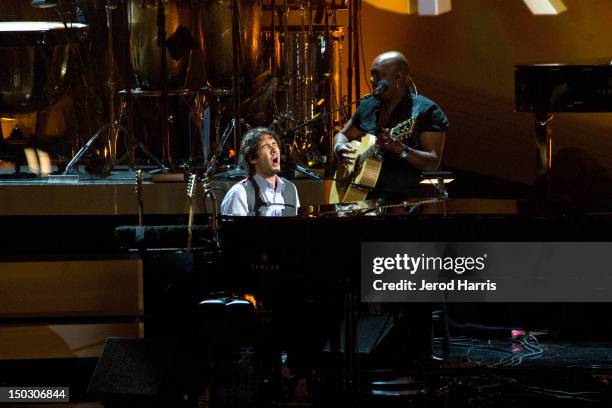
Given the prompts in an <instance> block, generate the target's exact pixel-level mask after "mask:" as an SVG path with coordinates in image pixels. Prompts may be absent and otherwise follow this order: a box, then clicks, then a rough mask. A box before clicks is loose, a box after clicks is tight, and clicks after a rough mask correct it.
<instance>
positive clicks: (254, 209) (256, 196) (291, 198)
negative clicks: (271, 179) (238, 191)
mask: <svg viewBox="0 0 612 408" xmlns="http://www.w3.org/2000/svg"><path fill="white" fill-rule="evenodd" d="M280 179H281V180H283V182H284V183H285V188H283V191H281V196H282V197H283V200H284V201H285V206H284V208H283V211H282V215H283V216H284V217H290V216H294V215H297V189H296V188H295V185H294V184H293V183H292V182H290V181H289V180H287V179H285V178H283V177H280ZM240 184H242V186H243V187H244V189H245V191H246V194H247V206H248V210H249V213H248V215H256V216H257V215H261V214H260V211H261V209H262V208H265V207H269V206H270V204H271V203H268V202H266V201H264V200H263V198H262V197H261V190H260V189H259V185H258V184H257V182H256V181H255V179H254V178H253V177H252V176H249V177H248V178H246V179H244V180H242V181H241V182H240Z"/></svg>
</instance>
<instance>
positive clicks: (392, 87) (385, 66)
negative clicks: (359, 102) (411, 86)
mask: <svg viewBox="0 0 612 408" xmlns="http://www.w3.org/2000/svg"><path fill="white" fill-rule="evenodd" d="M408 76H409V74H408V60H407V59H406V57H405V56H404V54H402V53H401V52H397V51H388V52H385V53H383V54H380V55H379V56H378V57H376V58H374V61H372V66H371V68H370V83H371V84H372V87H373V88H376V86H377V85H378V82H379V81H383V80H384V81H387V82H388V83H389V87H388V88H389V89H388V90H387V91H385V92H384V93H383V94H381V95H380V99H381V100H383V101H388V100H391V99H398V98H402V97H403V96H404V95H405V93H406V89H407V84H408Z"/></svg>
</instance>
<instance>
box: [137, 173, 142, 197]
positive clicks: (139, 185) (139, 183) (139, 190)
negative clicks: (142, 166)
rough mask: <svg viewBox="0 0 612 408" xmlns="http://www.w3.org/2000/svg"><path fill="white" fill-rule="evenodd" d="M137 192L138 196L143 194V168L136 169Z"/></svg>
mask: <svg viewBox="0 0 612 408" xmlns="http://www.w3.org/2000/svg"><path fill="white" fill-rule="evenodd" d="M136 194H137V195H138V197H140V196H141V194H142V170H136Z"/></svg>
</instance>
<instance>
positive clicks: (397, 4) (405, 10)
mask: <svg viewBox="0 0 612 408" xmlns="http://www.w3.org/2000/svg"><path fill="white" fill-rule="evenodd" d="M364 1H365V2H366V3H368V4H369V5H371V6H372V7H376V8H377V9H381V10H386V11H391V12H393V13H399V14H413V13H416V11H417V4H418V0H385V1H380V0H364Z"/></svg>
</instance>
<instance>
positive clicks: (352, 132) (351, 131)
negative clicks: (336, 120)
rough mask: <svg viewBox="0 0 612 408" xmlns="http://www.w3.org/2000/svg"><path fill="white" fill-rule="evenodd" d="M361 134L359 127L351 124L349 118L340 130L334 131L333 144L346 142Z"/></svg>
mask: <svg viewBox="0 0 612 408" xmlns="http://www.w3.org/2000/svg"><path fill="white" fill-rule="evenodd" d="M362 134H363V133H362V132H361V131H360V130H359V129H357V128H356V127H355V126H353V121H352V120H351V119H349V121H348V122H346V124H345V125H344V127H343V128H342V130H341V131H340V132H338V133H336V136H335V137H334V145H335V144H336V143H348V142H350V141H351V140H354V139H357V138H358V137H359V136H361V135H362Z"/></svg>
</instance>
